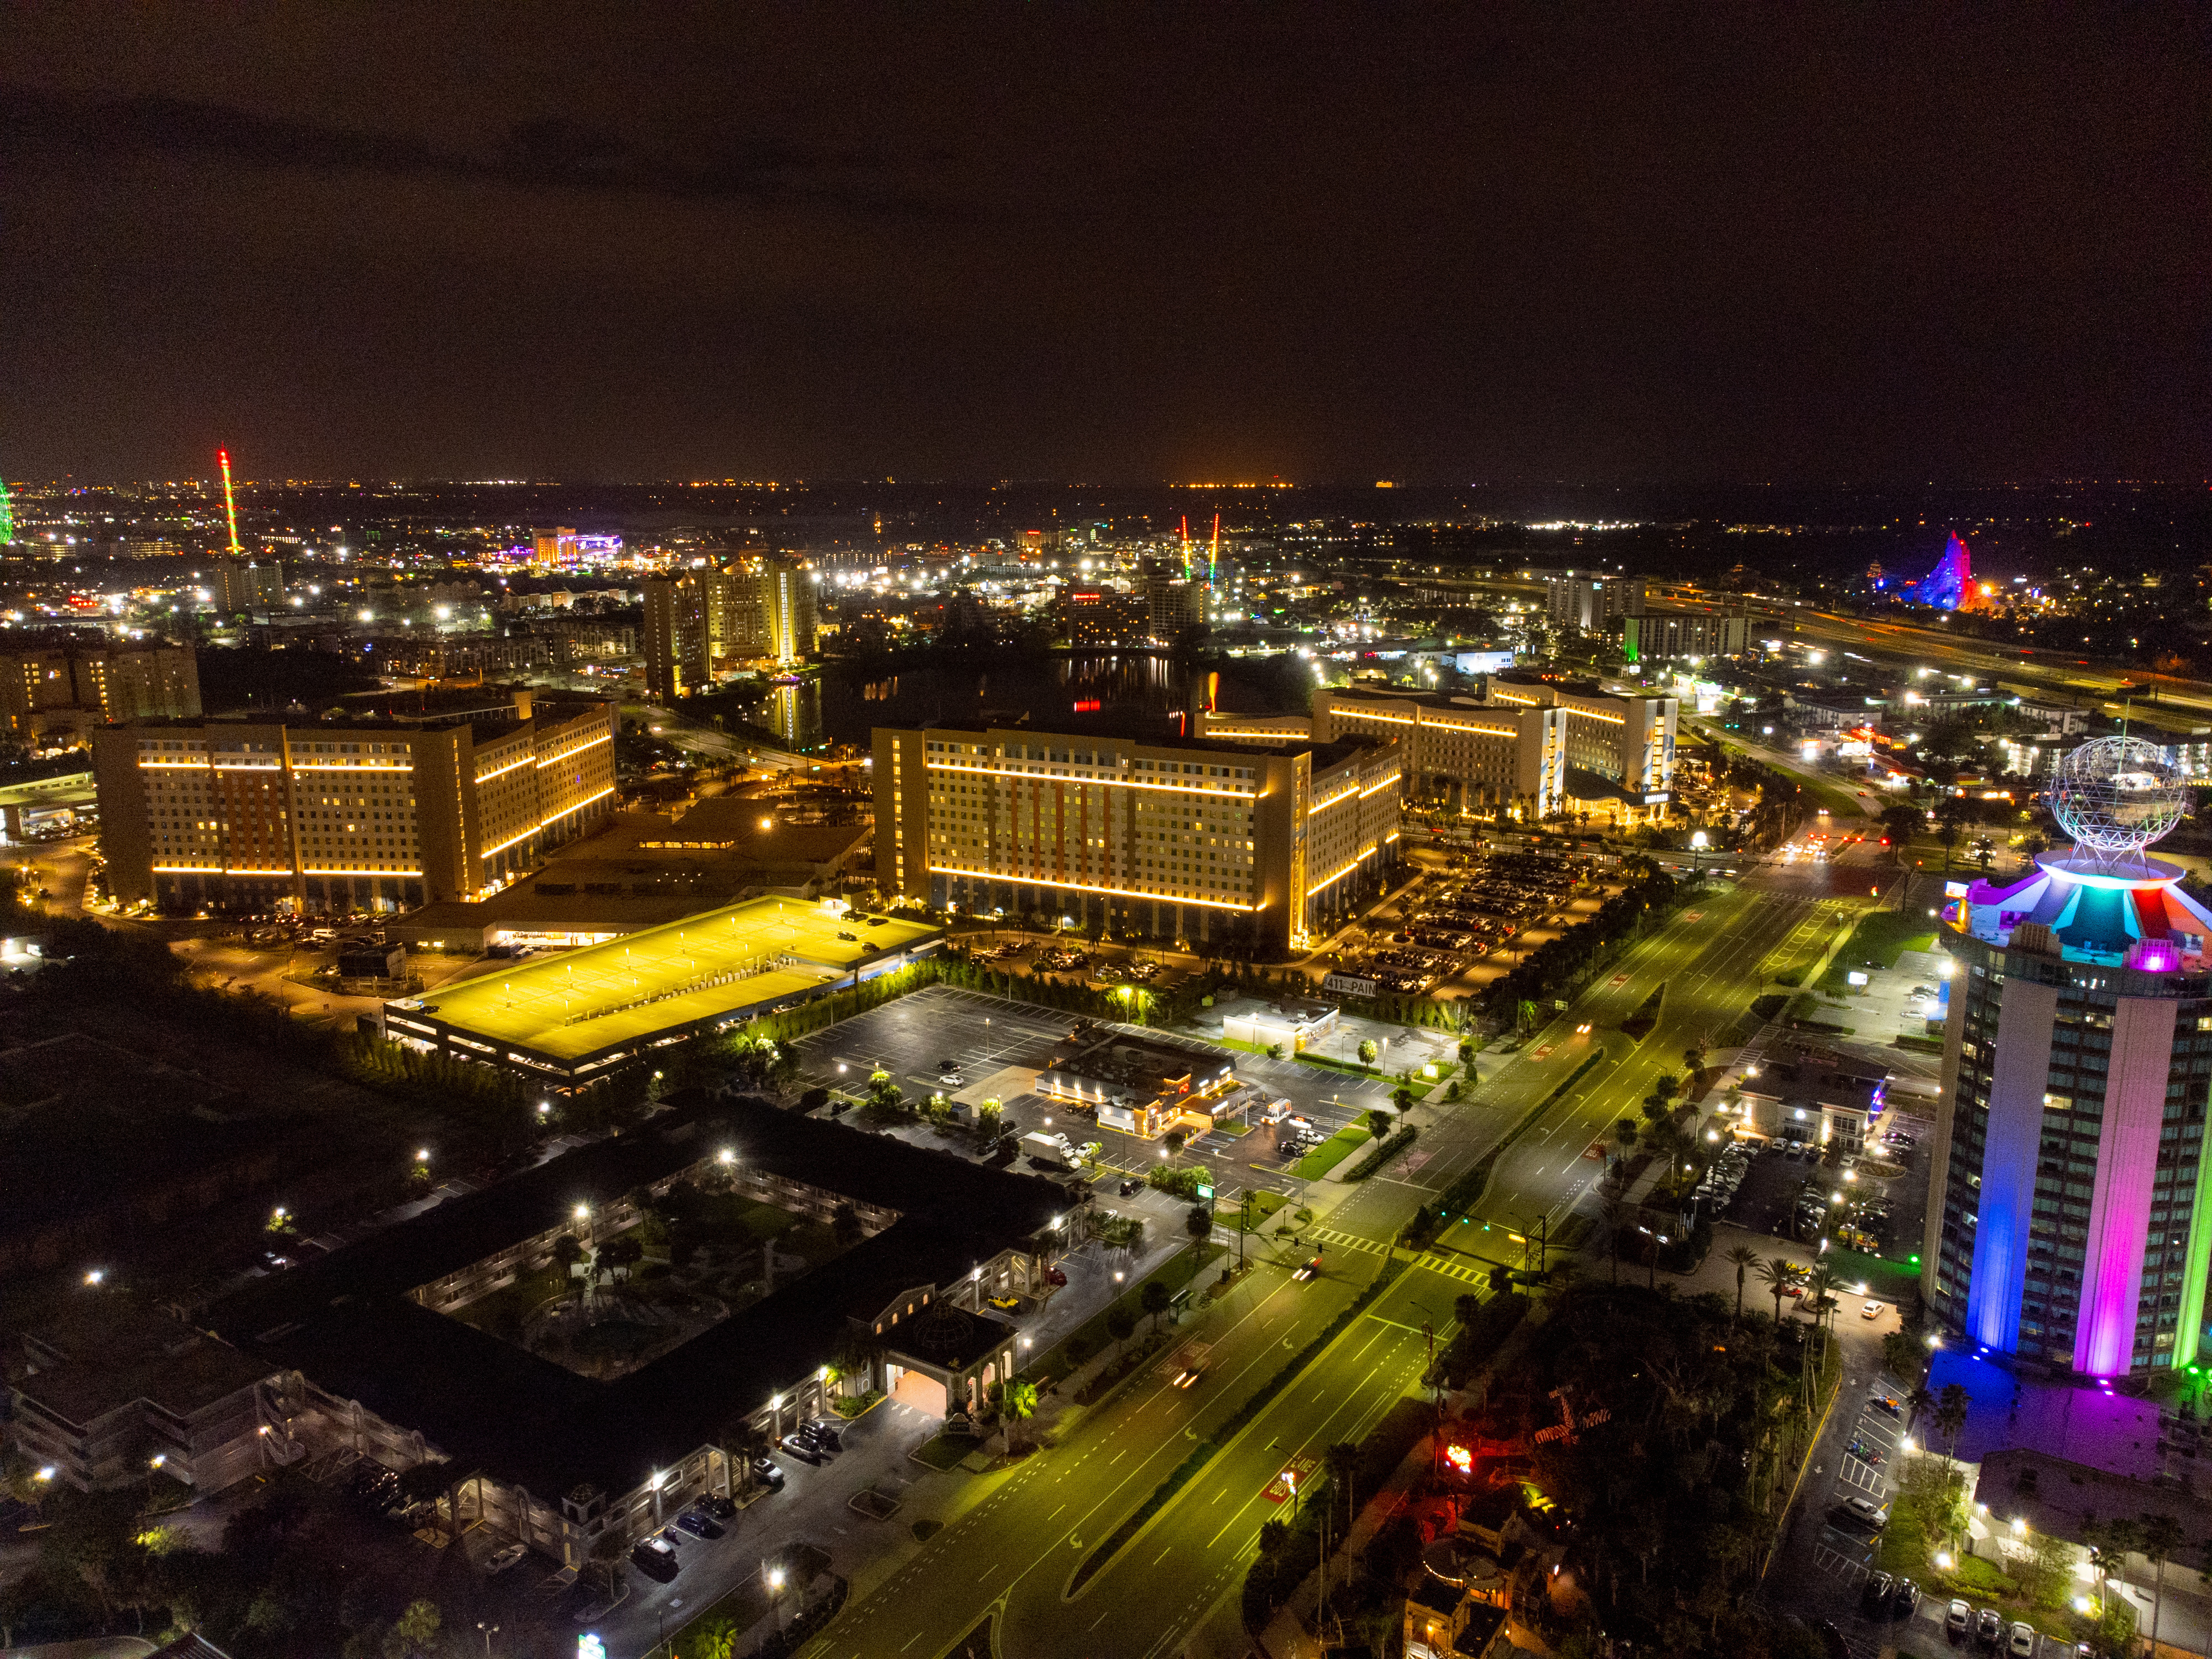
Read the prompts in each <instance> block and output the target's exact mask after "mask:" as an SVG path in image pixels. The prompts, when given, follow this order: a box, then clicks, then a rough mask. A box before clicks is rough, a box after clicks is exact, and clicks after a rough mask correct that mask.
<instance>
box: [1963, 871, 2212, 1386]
mask: <svg viewBox="0 0 2212 1659" xmlns="http://www.w3.org/2000/svg"><path fill="white" fill-rule="evenodd" d="M2181 873H2182V872H2180V871H2179V869H2177V868H2176V867H2174V866H2172V865H2169V864H2165V863H2162V862H2160V861H2159V860H2150V859H2142V858H2137V859H2135V860H2128V861H2127V862H2126V863H2125V864H2124V865H2120V866H2115V865H2114V864H2112V863H2111V862H2110V861H2100V860H2094V859H2092V858H2087V857H2073V858H2060V857H2058V856H2057V855H2047V856H2046V857H2045V858H2044V859H2043V860H2039V864H2038V867H2037V869H2036V870H2035V872H2034V873H2033V874H2032V875H2029V876H2027V877H2026V878H2022V879H2020V880H2017V881H2015V882H2012V883H2010V884H1996V883H1991V882H1987V881H1978V882H1975V883H1974V884H1972V886H1971V887H1970V888H1968V889H1967V891H1966V896H1965V897H1964V899H1963V900H1961V901H1960V902H1958V903H1957V904H1955V905H1954V908H1952V910H1951V911H1950V913H1949V914H1948V917H1947V921H1948V926H1946V927H1945V928H1944V929H1943V930H1942V935H1941V937H1942V948H1943V949H1945V950H1947V951H1948V952H1949V953H1950V955H1951V956H1952V957H1953V958H1954V960H1955V963H1956V964H1957V965H1956V969H1955V971H1954V976H1953V979H1952V984H1951V997H1950V1014H1949V1020H1948V1028H1947V1032H1946V1036H1945V1040H1944V1046H1943V1097H1942V1108H1941V1109H1939V1111H1938V1113H1937V1127H1936V1137H1935V1146H1934V1149H1933V1157H1934V1159H1935V1164H1934V1167H1935V1169H1936V1170H1937V1171H1938V1172H1940V1175H1941V1180H1942V1186H1941V1190H1940V1193H1939V1194H1936V1195H1934V1197H1935V1199H1936V1201H1933V1202H1931V1203H1930V1205H1929V1215H1928V1227H1927V1234H1926V1238H1925V1243H1924V1246H1923V1253H1922V1257H1921V1273H1922V1290H1923V1294H1924V1296H1925V1297H1926V1299H1927V1302H1928V1304H1929V1308H1930V1310H1932V1311H1933V1312H1934V1314H1935V1315H1936V1317H1937V1318H1938V1319H1939V1320H1941V1321H1942V1322H1943V1324H1944V1325H1945V1326H1946V1327H1947V1328H1948V1329H1949V1330H1950V1331H1952V1332H1953V1333H1954V1334H1958V1335H1960V1336H1964V1337H1965V1338H1966V1339H1967V1340H1971V1341H1972V1342H1973V1343H1974V1344H1976V1345H1977V1346H1979V1347H1983V1348H1987V1349H1990V1350H1992V1351H1994V1352H1999V1353H2006V1354H2016V1355H2018V1356H2020V1358H2022V1359H2024V1360H2033V1361H2039V1362H2041V1363H2043V1364H2046V1365H2049V1366H2051V1367H2053V1368H2056V1369H2057V1370H2072V1371H2075V1372H2077V1373H2080V1374H2081V1375H2084V1376H2100V1377H2101V1376H2121V1375H2124V1374H2127V1373H2130V1372H2145V1371H2148V1370H2153V1369H2154V1368H2156V1367H2160V1366H2166V1365H2185V1364H2190V1363H2191V1361H2192V1360H2194V1359H2195V1358H2196V1357H2197V1352H2198V1348H2199V1346H2200V1344H2201V1342H2202V1340H2203V1323H2204V1289H2205V1275H2206V1269H2207V1265H2208V1261H2212V1202H2208V1176H2212V1162H2208V1160H2207V1159H2206V1158H2204V1156H2203V1152H2204V1121H2205V1104H2206V1097H2207V1093H2208V1091H2212V963H2208V961H2207V958H2206V956H2205V945H2206V941H2207V939H2212V911H2208V910H2207V909H2206V908H2204V907H2203V905H2201V904H2199V903H2198V902H2197V901H2196V900H2195V899H2193V898H2191V896H2189V895H2188V894H2186V893H2185V892H2183V891H2182V890H2180V888H2179V885H2178V884H2179V880H2180V878H2181Z"/></svg>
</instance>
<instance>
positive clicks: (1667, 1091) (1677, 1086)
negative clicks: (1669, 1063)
mask: <svg viewBox="0 0 2212 1659" xmlns="http://www.w3.org/2000/svg"><path fill="white" fill-rule="evenodd" d="M1681 1092H1682V1079H1680V1078H1678V1077H1676V1076H1675V1075H1674V1073H1672V1072H1662V1073H1659V1075H1658V1076H1657V1077H1655V1078H1653V1079H1651V1097H1652V1098H1653V1099H1654V1100H1656V1101H1658V1102H1660V1103H1662V1104H1665V1103H1668V1102H1670V1101H1672V1100H1673V1099H1674V1097H1675V1096H1676V1095H1679V1094H1680V1093H1681Z"/></svg>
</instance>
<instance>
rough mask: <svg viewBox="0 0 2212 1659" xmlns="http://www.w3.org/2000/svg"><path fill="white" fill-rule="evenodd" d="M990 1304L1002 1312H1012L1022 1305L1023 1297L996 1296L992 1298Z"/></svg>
mask: <svg viewBox="0 0 2212 1659" xmlns="http://www.w3.org/2000/svg"><path fill="white" fill-rule="evenodd" d="M990 1304H991V1306H993V1307H994V1308H996V1309H997V1310H999V1311H1000V1313H1012V1312H1013V1311H1014V1310H1015V1309H1017V1308H1018V1307H1020V1306H1021V1305H1022V1299H1021V1297H1018V1296H994V1297H991V1298H990Z"/></svg>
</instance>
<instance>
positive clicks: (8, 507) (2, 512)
mask: <svg viewBox="0 0 2212 1659" xmlns="http://www.w3.org/2000/svg"><path fill="white" fill-rule="evenodd" d="M14 540H15V502H14V501H11V500H10V499H9V495H8V481H7V480H6V479H5V478H0V547H6V546H7V545H9V544H10V543H11V542H13V541H14Z"/></svg>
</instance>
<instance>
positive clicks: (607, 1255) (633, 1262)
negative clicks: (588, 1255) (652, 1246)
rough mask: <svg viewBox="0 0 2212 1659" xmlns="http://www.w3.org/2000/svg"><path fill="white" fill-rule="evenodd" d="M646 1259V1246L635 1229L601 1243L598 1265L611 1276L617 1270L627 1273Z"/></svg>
mask: <svg viewBox="0 0 2212 1659" xmlns="http://www.w3.org/2000/svg"><path fill="white" fill-rule="evenodd" d="M644 1260H645V1246H644V1245H642V1244H641V1243H638V1241H637V1234H636V1232H635V1230H633V1231H629V1232H626V1233H624V1234H623V1235H622V1236H621V1237H618V1238H611V1239H609V1240H608V1241H607V1242H606V1243H605V1244H603V1245H601V1246H600V1247H599V1261H598V1262H597V1263H596V1265H597V1266H598V1267H600V1268H602V1269H604V1270H605V1272H606V1273H608V1274H609V1276H612V1275H613V1274H614V1273H617V1272H619V1273H624V1274H627V1273H629V1270H630V1269H631V1268H633V1267H636V1266H637V1264H638V1263H639V1262H641V1261H644Z"/></svg>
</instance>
